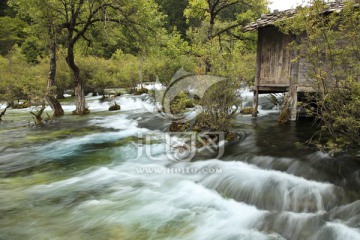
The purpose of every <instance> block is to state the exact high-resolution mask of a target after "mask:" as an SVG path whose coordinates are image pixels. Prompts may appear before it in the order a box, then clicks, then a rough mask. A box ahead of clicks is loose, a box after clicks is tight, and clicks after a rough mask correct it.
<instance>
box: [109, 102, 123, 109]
mask: <svg viewBox="0 0 360 240" xmlns="http://www.w3.org/2000/svg"><path fill="white" fill-rule="evenodd" d="M120 109H121V107H120V105H118V104H117V103H116V102H115V104H114V105H113V106H111V107H109V111H119V110H120Z"/></svg>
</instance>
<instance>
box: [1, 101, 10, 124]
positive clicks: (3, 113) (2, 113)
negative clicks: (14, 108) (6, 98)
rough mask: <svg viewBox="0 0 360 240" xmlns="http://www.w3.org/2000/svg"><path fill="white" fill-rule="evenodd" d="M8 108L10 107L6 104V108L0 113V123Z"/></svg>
mask: <svg viewBox="0 0 360 240" xmlns="http://www.w3.org/2000/svg"><path fill="white" fill-rule="evenodd" d="M9 107H10V105H9V104H8V105H7V106H6V108H5V109H4V110H3V111H2V112H1V113H0V121H2V117H3V116H4V115H5V113H6V110H7V109H8V108H9Z"/></svg>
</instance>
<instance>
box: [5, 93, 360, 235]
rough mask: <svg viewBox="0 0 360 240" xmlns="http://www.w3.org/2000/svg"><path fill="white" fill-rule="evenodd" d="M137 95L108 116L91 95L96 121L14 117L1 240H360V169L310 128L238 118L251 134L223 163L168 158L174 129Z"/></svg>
mask: <svg viewBox="0 0 360 240" xmlns="http://www.w3.org/2000/svg"><path fill="white" fill-rule="evenodd" d="M141 98H145V97H144V96H142V97H136V98H135V97H131V96H123V97H120V98H118V99H117V103H119V104H120V105H121V106H122V110H121V111H119V112H112V113H110V112H108V111H107V108H108V105H109V104H108V103H106V102H105V103H100V102H99V101H98V100H97V98H88V102H89V107H90V109H91V110H92V114H90V115H88V116H82V117H80V116H71V115H66V116H64V117H62V118H60V119H58V120H56V122H53V123H50V124H47V125H45V126H43V127H29V126H27V125H28V123H29V121H30V120H31V119H30V117H29V114H28V113H27V110H16V111H9V113H8V114H7V115H6V118H4V119H5V120H6V121H5V122H4V123H1V124H0V239H1V240H8V239H67V240H68V239H189V240H190V239H204V240H205V239H206V240H208V239H219V240H220V239H221V240H223V239H224V240H233V239H234V240H235V239H256V240H257V239H324V240H325V239H326V240H327V239H339V240H344V239H360V229H359V228H360V225H359V222H360V194H359V189H360V188H359V185H360V164H359V163H358V162H356V161H355V160H353V159H351V158H347V157H341V158H332V157H331V156H328V155H326V154H324V153H321V152H317V151H315V150H313V149H310V148H308V147H307V146H305V145H303V144H302V142H303V141H304V140H306V139H308V138H309V136H311V131H312V130H313V129H312V126H311V124H310V123H309V122H306V121H300V122H297V123H296V124H288V125H284V126H279V125H277V123H276V111H273V110H269V111H267V110H263V111H261V115H260V117H259V118H258V119H256V120H254V119H252V118H251V117H247V116H244V117H239V118H238V120H237V131H239V132H241V133H242V136H243V137H242V138H241V141H240V142H238V143H235V144H232V145H228V146H227V147H226V151H225V155H224V156H222V157H221V158H220V159H206V158H205V157H204V158H200V159H196V161H193V162H189V161H172V160H169V158H168V157H167V156H168V155H167V154H168V153H167V152H166V146H165V145H166V143H165V142H164V140H163V138H162V136H163V133H164V131H165V130H166V129H167V127H168V126H169V124H170V123H169V122H168V121H167V120H165V119H161V118H158V117H156V116H154V115H153V114H150V113H149V111H150V112H152V111H154V109H153V107H152V106H151V104H150V103H149V102H147V101H146V100H144V99H141ZM64 108H65V110H66V111H67V112H68V113H69V112H70V111H71V110H73V105H72V103H71V102H70V103H66V104H65V107H64ZM11 119H15V120H16V121H14V122H11V121H10V120H11ZM144 135H151V136H152V139H156V140H153V141H149V142H145V143H144V142H142V141H140V140H143V136H144ZM147 151H148V152H151V156H149V154H146V152H147Z"/></svg>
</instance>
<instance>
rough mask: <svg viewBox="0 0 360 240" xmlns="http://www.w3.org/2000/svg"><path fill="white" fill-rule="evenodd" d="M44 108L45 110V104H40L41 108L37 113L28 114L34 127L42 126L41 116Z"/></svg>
mask: <svg viewBox="0 0 360 240" xmlns="http://www.w3.org/2000/svg"><path fill="white" fill-rule="evenodd" d="M45 108H46V106H45V102H43V103H42V106H41V109H40V110H39V111H37V112H36V113H34V112H30V114H31V115H33V118H34V122H35V125H41V124H43V121H42V114H43V112H44V110H45Z"/></svg>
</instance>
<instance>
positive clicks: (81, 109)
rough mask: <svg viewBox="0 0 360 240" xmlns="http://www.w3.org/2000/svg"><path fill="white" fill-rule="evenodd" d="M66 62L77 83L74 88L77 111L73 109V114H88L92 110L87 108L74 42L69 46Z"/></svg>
mask: <svg viewBox="0 0 360 240" xmlns="http://www.w3.org/2000/svg"><path fill="white" fill-rule="evenodd" d="M66 62H67V64H68V66H69V67H70V69H71V71H72V72H73V75H74V85H75V89H74V90H75V99H76V109H75V111H73V114H76V115H84V114H88V113H89V112H90V111H89V110H88V109H87V108H86V102H85V91H84V81H83V80H82V79H81V77H80V69H79V67H78V66H76V64H75V57H74V45H73V44H70V45H69V47H68V52H67V56H66Z"/></svg>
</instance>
